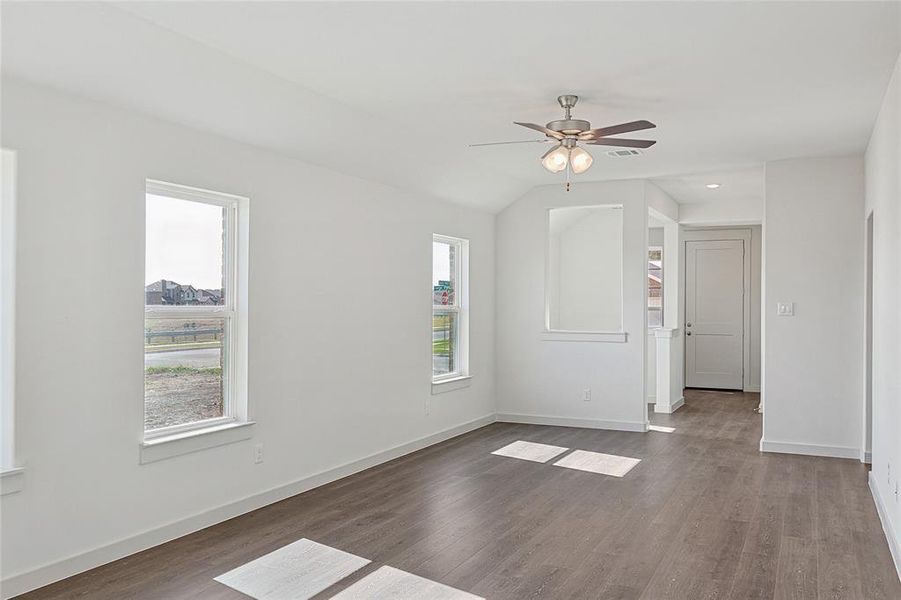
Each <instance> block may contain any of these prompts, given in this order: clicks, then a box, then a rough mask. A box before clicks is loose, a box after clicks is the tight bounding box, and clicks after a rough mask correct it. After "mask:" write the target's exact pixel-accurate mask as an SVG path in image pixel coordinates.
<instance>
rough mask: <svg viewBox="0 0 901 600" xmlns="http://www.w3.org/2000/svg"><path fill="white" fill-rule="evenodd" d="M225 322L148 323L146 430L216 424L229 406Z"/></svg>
mask: <svg viewBox="0 0 901 600" xmlns="http://www.w3.org/2000/svg"><path fill="white" fill-rule="evenodd" d="M224 337H225V319H154V318H151V319H145V320H144V429H145V430H150V429H159V428H160V427H170V426H172V425H183V424H185V423H193V422H196V421H203V420H205V419H214V418H216V417H221V416H223V415H224V414H225V410H224V408H225V407H224V405H223V397H224V394H223V380H222V369H223V359H224V357H223V351H222V349H223V347H224V346H223V338H224Z"/></svg>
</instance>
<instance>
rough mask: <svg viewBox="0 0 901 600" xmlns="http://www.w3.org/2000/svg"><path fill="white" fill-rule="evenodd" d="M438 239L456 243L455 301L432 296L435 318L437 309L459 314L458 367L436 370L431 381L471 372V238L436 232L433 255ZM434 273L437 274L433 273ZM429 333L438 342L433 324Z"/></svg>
mask: <svg viewBox="0 0 901 600" xmlns="http://www.w3.org/2000/svg"><path fill="white" fill-rule="evenodd" d="M435 243H439V244H447V245H449V246H453V247H454V253H455V255H456V259H455V260H454V274H453V275H454V279H455V281H456V289H455V290H454V303H453V304H448V305H444V304H435V302H434V298H433V300H432V320H433V322H434V318H435V313H436V312H439V313H440V312H448V313H454V314H456V315H457V339H456V342H455V343H454V365H455V367H457V368H456V369H455V370H454V371H453V372H451V373H444V374H442V375H440V376H438V377H436V376H435V374H434V371H433V373H432V383H433V384H440V383H444V382H446V381H454V380H457V379H462V378H464V377H468V376H469V240H468V239H466V238H458V237H451V236H447V235H442V234H440V233H433V234H432V247H433V250H432V252H433V255H434V244H435ZM433 262H434V258H433ZM432 276H433V277H434V273H433V275H432ZM429 334H430V335H431V336H432V337H431V338H430V341H429V344H430V345H429V348H433V347H434V343H435V340H434V329H433V328H429ZM431 352H433V350H432V351H430V353H431ZM433 368H434V367H433ZM448 391H449V390H448ZM433 393H434V392H433Z"/></svg>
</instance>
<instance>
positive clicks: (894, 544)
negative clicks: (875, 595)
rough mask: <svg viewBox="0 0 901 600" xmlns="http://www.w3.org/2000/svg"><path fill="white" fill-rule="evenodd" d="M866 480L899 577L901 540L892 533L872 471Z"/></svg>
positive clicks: (900, 570) (890, 523)
mask: <svg viewBox="0 0 901 600" xmlns="http://www.w3.org/2000/svg"><path fill="white" fill-rule="evenodd" d="M868 480H869V483H870V494H872V495H873V501H874V502H875V503H876V512H877V513H878V514H879V522H880V523H882V532H883V533H884V534H885V539H886V541H888V549H889V552H891V554H892V561H894V563H895V571H897V573H898V578H899V579H901V540H898V539H896V538H895V535H894V533H892V532H893V531H895V528H894V526H893V524H892V519H891V516H889V513H888V511H887V510H885V504H884V503H883V501H882V493H881V492H880V490H879V484H878V482H877V481H876V478H875V477H874V476H873V472H872V471H870V476H869V477H868Z"/></svg>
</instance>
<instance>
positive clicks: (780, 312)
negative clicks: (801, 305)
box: [776, 302, 795, 317]
mask: <svg viewBox="0 0 901 600" xmlns="http://www.w3.org/2000/svg"><path fill="white" fill-rule="evenodd" d="M776 315H777V316H780V317H793V316H795V303H794V302H777V303H776Z"/></svg>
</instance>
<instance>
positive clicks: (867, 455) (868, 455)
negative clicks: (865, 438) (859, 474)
mask: <svg viewBox="0 0 901 600" xmlns="http://www.w3.org/2000/svg"><path fill="white" fill-rule="evenodd" d="M860 462H862V463H863V464H865V465H872V464H873V453H872V452H867V451H866V450H864V451H862V452H861V455H860Z"/></svg>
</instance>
